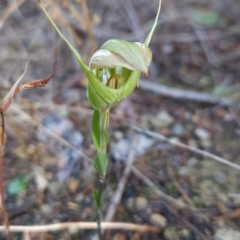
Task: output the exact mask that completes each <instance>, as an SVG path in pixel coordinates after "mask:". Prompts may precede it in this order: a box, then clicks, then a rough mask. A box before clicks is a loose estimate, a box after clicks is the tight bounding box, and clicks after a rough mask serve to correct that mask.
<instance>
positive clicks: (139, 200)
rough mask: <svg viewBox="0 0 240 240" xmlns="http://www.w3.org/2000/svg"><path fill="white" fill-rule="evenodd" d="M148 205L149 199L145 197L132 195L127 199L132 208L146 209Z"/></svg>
mask: <svg viewBox="0 0 240 240" xmlns="http://www.w3.org/2000/svg"><path fill="white" fill-rule="evenodd" d="M147 205H148V200H147V199H146V198H144V197H136V198H135V197H131V198H129V199H128V201H127V206H128V207H129V208H130V209H138V210H140V209H144V208H146V207H147Z"/></svg>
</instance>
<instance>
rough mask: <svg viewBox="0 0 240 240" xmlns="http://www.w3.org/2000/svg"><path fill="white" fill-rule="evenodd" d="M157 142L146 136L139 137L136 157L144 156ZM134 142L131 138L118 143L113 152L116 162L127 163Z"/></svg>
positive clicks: (140, 135)
mask: <svg viewBox="0 0 240 240" xmlns="http://www.w3.org/2000/svg"><path fill="white" fill-rule="evenodd" d="M155 142H156V140H154V139H152V138H149V137H147V136H145V135H144V134H138V135H137V144H136V146H135V157H138V156H141V155H143V154H144V153H145V152H146V151H147V150H148V149H149V148H150V147H151V146H152V145H153V144H154V143H155ZM131 143H132V140H131V139H130V138H123V139H121V140H120V141H118V142H117V143H116V144H115V145H114V146H113V147H112V151H111V155H112V156H113V158H114V160H116V161H126V160H127V158H128V154H129V151H130V147H131Z"/></svg>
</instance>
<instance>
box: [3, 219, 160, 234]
mask: <svg viewBox="0 0 240 240" xmlns="http://www.w3.org/2000/svg"><path fill="white" fill-rule="evenodd" d="M101 225H102V228H105V229H125V230H132V231H139V232H147V231H149V232H155V233H157V232H159V231H161V229H160V228H158V227H153V226H148V225H140V224H133V223H123V222H115V223H109V222H102V223H101ZM68 228H78V229H83V230H86V229H97V223H95V222H66V223H55V224H49V225H38V226H10V231H11V232H47V231H57V230H63V229H68ZM4 229H5V228H4V226H0V231H4Z"/></svg>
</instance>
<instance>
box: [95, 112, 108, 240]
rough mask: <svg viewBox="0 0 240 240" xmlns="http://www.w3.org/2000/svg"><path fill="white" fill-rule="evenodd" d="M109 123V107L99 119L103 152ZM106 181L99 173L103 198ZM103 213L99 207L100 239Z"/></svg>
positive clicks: (105, 150)
mask: <svg viewBox="0 0 240 240" xmlns="http://www.w3.org/2000/svg"><path fill="white" fill-rule="evenodd" d="M108 124H109V109H106V110H104V111H100V119H99V127H100V151H101V152H103V153H106V152H107V144H108ZM104 183H105V174H104V175H100V174H99V186H98V197H99V199H102V193H103V189H104ZM101 215H102V209H101V208H100V207H98V210H97V224H98V236H99V239H100V240H102V239H103V236H102V229H101Z"/></svg>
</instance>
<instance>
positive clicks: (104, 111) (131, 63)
mask: <svg viewBox="0 0 240 240" xmlns="http://www.w3.org/2000/svg"><path fill="white" fill-rule="evenodd" d="M39 4H40V7H41V8H42V10H43V12H44V13H45V15H46V17H47V18H48V20H49V21H50V23H51V24H52V26H53V27H54V28H55V30H56V31H57V33H58V34H59V36H60V37H61V38H62V39H63V41H64V42H65V43H66V44H67V45H68V47H69V48H70V50H71V51H72V53H73V54H74V56H75V57H76V59H77V61H78V63H79V65H80V66H81V68H82V70H83V71H84V73H85V75H86V77H87V78H88V87H87V96H88V100H89V102H90V104H91V105H92V107H93V108H94V114H93V118H92V139H93V142H94V146H95V147H96V150H97V154H96V156H95V159H94V167H95V169H96V171H97V172H98V174H99V177H100V184H99V188H98V190H95V191H94V200H95V204H96V207H97V210H98V227H99V235H100V236H101V230H100V213H101V208H102V204H103V201H102V190H103V185H104V180H105V175H106V170H107V165H108V158H107V153H106V152H107V144H108V124H109V111H110V109H111V108H112V107H113V106H115V105H116V104H118V103H119V102H120V101H122V100H123V99H125V98H127V97H128V96H129V95H130V94H131V93H132V91H133V90H134V89H135V88H136V86H137V85H138V82H139V78H140V74H141V72H143V73H144V74H146V75H147V74H148V67H149V65H150V62H151V60H152V52H151V50H150V49H149V47H148V46H149V43H150V41H151V38H152V35H153V32H154V29H155V28H156V25H157V19H158V16H159V13H160V7H161V0H159V7H158V12H157V15H156V19H155V22H154V25H153V27H152V29H151V31H150V33H149V35H148V36H147V38H146V40H145V42H144V43H139V42H128V41H125V40H122V39H110V40H108V41H107V42H105V43H104V44H103V45H102V46H101V47H100V49H99V50H98V51H96V52H95V53H94V54H93V56H92V57H91V59H90V62H89V65H87V64H86V63H85V62H84V60H83V59H82V57H81V55H80V53H79V52H78V51H77V50H76V49H75V48H74V47H73V45H72V44H71V43H70V42H69V41H68V40H67V39H66V37H65V36H64V35H63V34H62V33H61V31H60V30H59V28H58V27H57V26H56V24H55V23H54V21H53V20H52V18H51V17H50V15H49V14H48V13H47V11H46V9H45V8H44V7H43V5H42V4H41V3H40V1H39ZM100 238H101V237H100Z"/></svg>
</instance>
